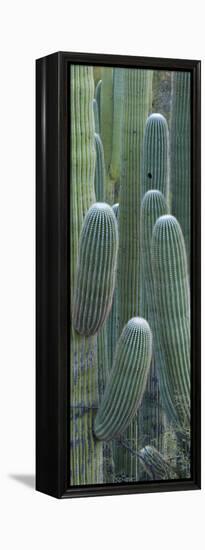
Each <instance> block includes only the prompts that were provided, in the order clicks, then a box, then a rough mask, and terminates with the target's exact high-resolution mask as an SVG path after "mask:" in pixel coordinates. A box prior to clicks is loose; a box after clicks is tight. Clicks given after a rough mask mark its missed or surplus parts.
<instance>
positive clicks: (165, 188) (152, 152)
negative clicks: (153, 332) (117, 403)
mask: <svg viewBox="0 0 205 550" xmlns="http://www.w3.org/2000/svg"><path fill="white" fill-rule="evenodd" d="M149 190H150V191H149ZM160 191H161V192H162V194H163V195H164V197H166V199H168V196H169V132H168V126H167V121H166V119H165V118H164V116H163V115H161V114H159V113H154V114H152V115H150V116H149V117H148V119H147V122H146V127H145V133H144V140H143V152H142V179H141V198H142V205H143V206H141V228H140V235H141V315H142V316H143V317H144V318H145V319H147V320H149V318H150V314H149V305H150V299H151V298H152V297H151V296H150V279H151V276H152V273H151V255H150V246H151V237H152V230H153V228H154V225H155V222H156V220H157V217H158V216H161V215H162V214H165V213H167V207H166V203H165V199H164V197H163V196H162V195H161V193H160ZM163 431H164V412H163V408H162V402H161V396H160V391H159V380H158V375H157V365H156V358H155V357H154V354H153V357H152V365H151V369H150V374H149V378H148V383H147V389H146V392H145V395H144V398H143V402H142V405H141V407H140V410H139V414H138V432H139V444H140V447H144V446H146V445H154V446H155V447H156V448H157V450H158V451H162V450H163ZM139 471H140V472H141V474H142V477H143V479H144V476H145V472H144V469H143V468H142V466H141V465H140V464H139ZM140 477H141V476H140Z"/></svg>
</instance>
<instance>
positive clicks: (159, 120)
mask: <svg viewBox="0 0 205 550" xmlns="http://www.w3.org/2000/svg"><path fill="white" fill-rule="evenodd" d="M168 178H169V131H168V125H167V121H166V119H165V117H164V116H163V115H161V114H159V113H153V114H152V115H150V116H149V117H148V119H147V122H146V126H145V133H144V142H143V155H142V193H141V197H142V198H143V196H144V194H145V193H146V192H147V191H149V189H159V191H161V192H162V194H163V195H164V197H165V199H166V200H167V201H168V196H169V185H168V183H169V182H168Z"/></svg>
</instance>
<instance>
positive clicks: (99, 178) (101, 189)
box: [95, 133, 105, 202]
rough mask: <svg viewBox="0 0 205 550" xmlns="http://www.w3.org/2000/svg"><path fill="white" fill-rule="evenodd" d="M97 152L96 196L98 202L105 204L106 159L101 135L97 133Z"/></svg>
mask: <svg viewBox="0 0 205 550" xmlns="http://www.w3.org/2000/svg"><path fill="white" fill-rule="evenodd" d="M95 150H96V166H95V194H96V200H97V201H100V202H104V200H105V159H104V151H103V144H102V141H101V138H100V136H99V134H96V133H95Z"/></svg>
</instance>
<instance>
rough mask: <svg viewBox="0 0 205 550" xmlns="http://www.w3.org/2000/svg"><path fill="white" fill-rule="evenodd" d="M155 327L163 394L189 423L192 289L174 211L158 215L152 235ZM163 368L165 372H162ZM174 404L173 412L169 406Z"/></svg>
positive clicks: (182, 422) (179, 419)
mask: <svg viewBox="0 0 205 550" xmlns="http://www.w3.org/2000/svg"><path fill="white" fill-rule="evenodd" d="M152 267H153V271H154V294H155V300H156V306H155V318H156V327H155V330H154V337H155V339H158V344H157V346H159V350H160V355H161V360H160V363H159V378H160V382H161V385H162V398H163V400H164V407H165V410H167V414H168V415H169V414H170V413H171V418H170V420H172V421H173V423H176V416H177V423H178V426H179V430H180V429H185V428H187V429H188V428H189V427H190V291H189V277H188V269H187V257H186V249H185V243H184V238H183V234H182V230H181V227H180V225H179V223H178V221H177V220H176V218H174V216H171V215H165V216H161V217H160V218H158V220H157V222H156V224H155V226H154V229H153V236H152ZM162 371H163V372H162ZM170 401H171V402H172V404H173V409H174V415H172V409H171V408H170V407H169V403H170Z"/></svg>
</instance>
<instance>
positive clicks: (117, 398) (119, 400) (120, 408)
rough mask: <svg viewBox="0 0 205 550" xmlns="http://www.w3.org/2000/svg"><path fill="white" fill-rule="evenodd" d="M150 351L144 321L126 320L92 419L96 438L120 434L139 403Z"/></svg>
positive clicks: (137, 319)
mask: <svg viewBox="0 0 205 550" xmlns="http://www.w3.org/2000/svg"><path fill="white" fill-rule="evenodd" d="M151 354H152V334H151V331H150V328H149V325H148V323H147V322H146V321H145V320H144V319H142V318H139V317H135V318H133V319H130V321H129V322H128V323H127V324H126V326H125V327H124V329H123V331H122V334H121V336H120V338H119V341H118V344H117V349H116V354H115V358H114V365H113V368H112V370H111V373H110V376H109V379H108V383H107V386H106V390H105V394H104V397H103V399H102V402H101V404H100V407H99V410H98V413H97V415H96V418H95V423H94V432H95V435H96V437H97V439H100V440H105V441H107V440H110V439H113V438H114V437H117V436H119V435H120V434H122V433H123V432H124V431H125V429H126V428H127V427H128V425H129V424H130V422H131V420H132V418H133V417H134V415H135V414H136V412H137V409H138V407H139V405H140V403H141V400H142V397H143V393H144V390H145V386H146V381H147V376H148V372H149V368H150V361H151Z"/></svg>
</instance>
